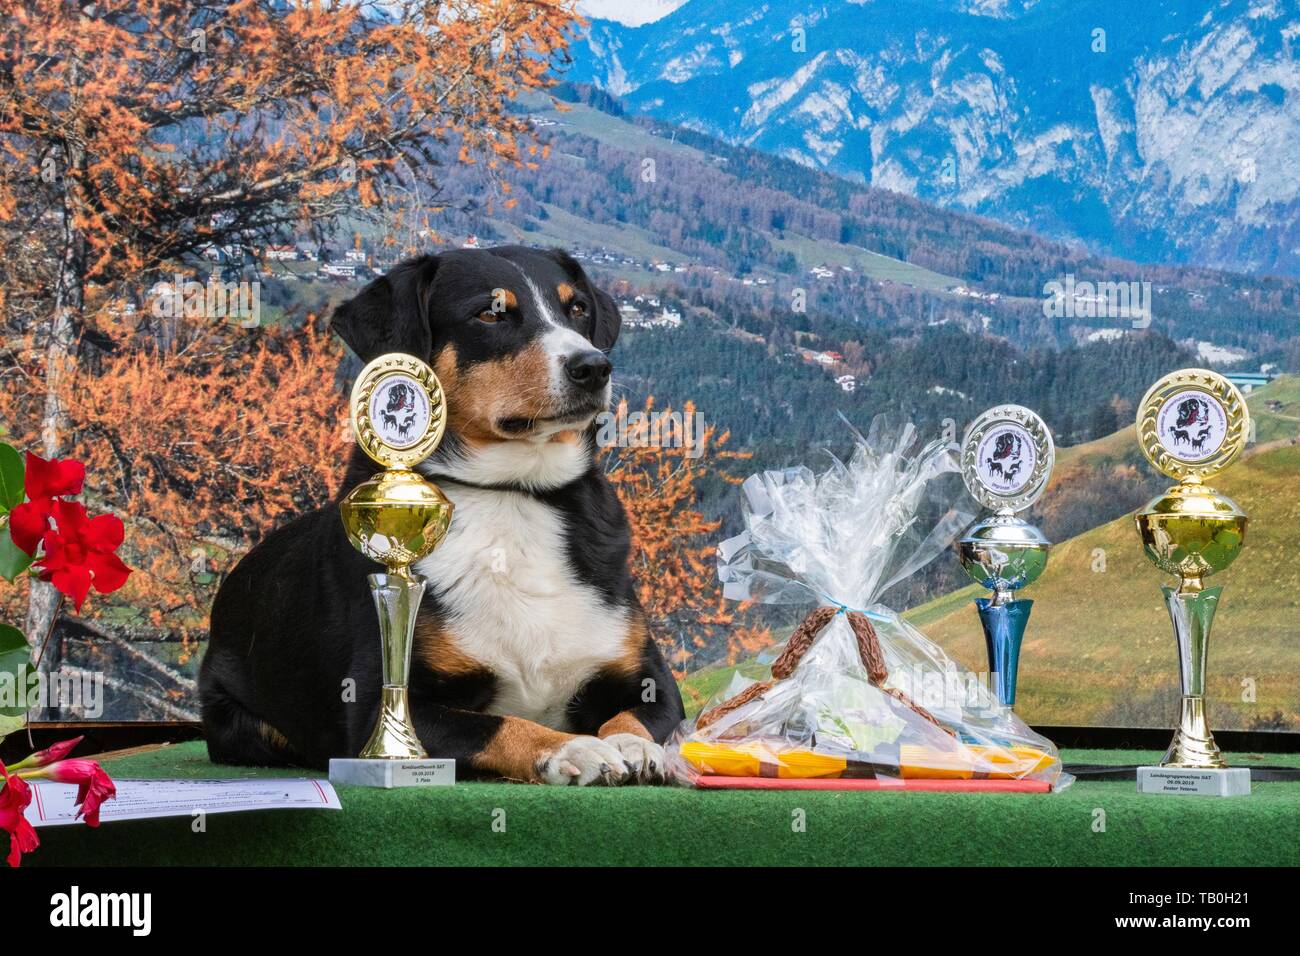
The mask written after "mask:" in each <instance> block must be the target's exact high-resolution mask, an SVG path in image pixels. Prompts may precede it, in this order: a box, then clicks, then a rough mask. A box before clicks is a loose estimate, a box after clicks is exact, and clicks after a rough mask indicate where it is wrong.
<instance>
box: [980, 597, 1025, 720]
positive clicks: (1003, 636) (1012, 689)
mask: <svg viewBox="0 0 1300 956" xmlns="http://www.w3.org/2000/svg"><path fill="white" fill-rule="evenodd" d="M1004 595H1005V597H1004ZM999 598H1001V600H999ZM1033 606H1034V602H1033V601H1032V600H1030V599H1021V600H1010V592H1008V591H997V592H994V596H993V597H992V598H976V599H975V607H976V608H978V609H979V615H980V624H981V625H982V626H983V627H984V645H985V647H986V648H987V649H988V653H989V671H990V673H991V674H992V675H993V686H994V690H995V692H996V693H997V695H998V700H999V701H1001V702H1002V703H1003V704H1005V705H1006V706H1007V707H1013V706H1015V703H1016V672H1017V670H1018V668H1019V666H1020V642H1021V641H1022V640H1024V637H1025V625H1026V624H1028V623H1029V612H1030V611H1031V610H1032V609H1033Z"/></svg>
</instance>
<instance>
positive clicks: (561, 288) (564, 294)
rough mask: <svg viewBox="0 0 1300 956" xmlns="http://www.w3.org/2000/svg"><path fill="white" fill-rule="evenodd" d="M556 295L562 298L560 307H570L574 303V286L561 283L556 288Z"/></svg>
mask: <svg viewBox="0 0 1300 956" xmlns="http://www.w3.org/2000/svg"><path fill="white" fill-rule="evenodd" d="M555 291H556V293H557V294H558V295H559V297H560V305H568V304H569V303H570V302H572V301H573V295H574V293H573V286H571V285H569V283H567V282H561V283H560V284H559V285H557V286H556V287H555Z"/></svg>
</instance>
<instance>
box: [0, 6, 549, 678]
mask: <svg viewBox="0 0 1300 956" xmlns="http://www.w3.org/2000/svg"><path fill="white" fill-rule="evenodd" d="M572 7H573V4H572V2H570V0H392V2H387V3H383V4H358V3H354V2H352V0H309V2H303V3H294V4H284V3H281V2H279V0H214V2H209V3H204V4H201V5H197V4H183V3H176V2H163V0H129V2H123V0H100V2H96V3H94V4H85V3H73V2H67V0H0V151H3V153H4V160H3V162H0V290H2V291H0V326H2V328H0V335H2V337H3V341H2V342H0V346H2V347H0V378H2V379H3V387H4V390H5V392H6V396H5V399H4V402H3V408H0V414H2V415H3V421H2V422H0V425H2V426H3V427H4V428H6V429H7V430H8V431H9V432H10V433H11V435H12V437H13V439H14V440H15V441H17V442H19V443H25V444H27V445H28V447H31V448H32V450H33V451H36V452H38V453H40V454H43V455H45V456H46V457H53V456H59V457H63V456H69V455H76V456H80V457H85V458H87V459H90V461H89V462H88V463H89V464H91V470H92V479H93V481H94V482H95V485H94V486H93V487H92V488H91V492H92V493H93V494H95V495H97V496H99V498H100V500H101V502H102V504H103V506H104V507H107V508H112V509H114V510H118V511H119V512H120V513H121V512H124V511H126V510H127V509H150V511H149V513H146V512H145V511H144V510H140V511H136V512H128V513H125V514H123V517H125V518H127V519H128V522H129V523H130V522H133V521H139V522H143V523H146V524H152V525H153V526H154V527H155V528H156V533H157V534H158V535H159V536H160V538H159V540H164V539H165V540H168V541H170V542H171V544H170V545H169V547H168V548H165V549H163V551H162V552H161V554H162V555H165V557H159V558H158V560H159V561H163V560H165V561H168V562H171V561H173V560H174V556H175V553H176V552H177V551H178V550H184V548H185V547H186V546H187V543H189V542H193V541H202V540H204V539H206V538H207V537H209V536H210V535H213V534H215V535H216V537H217V538H218V539H222V540H224V539H227V538H229V539H230V540H231V543H233V544H234V545H235V546H236V547H237V546H238V545H239V544H240V543H241V542H240V541H239V536H238V535H237V534H234V532H233V531H232V529H240V528H242V529H243V530H244V532H245V533H246V532H247V527H246V526H247V525H248V524H249V523H250V522H251V523H258V522H262V523H263V524H264V523H265V522H267V521H270V520H272V518H273V515H274V514H275V513H277V508H278V507H280V505H282V504H283V503H284V500H285V496H286V495H290V494H292V493H293V492H291V491H289V490H286V489H280V490H275V491H273V490H272V489H273V487H275V486H277V485H278V483H279V482H280V481H290V480H298V479H301V478H302V476H301V475H298V476H295V475H286V474H283V473H280V472H278V471H277V470H276V469H275V467H274V466H273V465H272V464H271V463H270V462H268V461H267V460H266V457H265V456H259V455H258V454H256V453H255V451H254V445H255V444H256V442H255V441H254V440H253V439H251V438H249V439H246V440H243V441H244V444H243V445H242V447H241V446H240V441H241V439H239V438H238V437H236V436H238V435H239V434H241V432H240V431H239V429H240V428H243V429H244V432H243V433H242V434H245V435H248V436H251V435H257V434H262V435H270V434H272V432H273V429H274V428H276V427H281V428H282V430H283V433H284V434H288V433H289V432H290V431H292V430H293V429H294V428H295V427H315V428H321V427H322V422H323V423H324V424H323V431H324V432H326V433H329V434H337V430H336V429H335V428H334V424H335V423H334V422H333V421H332V419H331V418H330V416H331V415H332V414H333V409H332V406H331V404H330V403H331V401H332V400H333V399H332V397H331V396H332V393H330V392H328V390H327V389H326V387H325V386H326V384H327V383H330V382H332V379H333V373H332V369H327V368H326V366H328V365H329V364H330V362H331V361H334V360H335V359H337V355H335V354H332V353H329V352H326V351H321V349H322V345H321V343H320V341H319V337H318V336H317V337H315V338H313V337H312V335H313V333H311V332H306V333H303V335H304V336H306V337H305V338H303V339H302V340H301V341H298V342H295V341H294V340H293V333H287V332H286V333H278V332H258V333H256V334H252V333H249V332H248V330H243V329H238V328H234V327H233V326H232V325H231V323H228V322H227V323H225V324H224V326H223V327H222V328H219V329H213V328H202V327H200V328H188V327H182V326H181V325H179V324H178V323H173V322H164V321H158V320H157V316H155V315H151V314H150V312H149V311H148V309H147V307H146V306H147V303H146V300H147V298H148V295H147V292H148V290H149V289H150V288H151V287H152V286H153V285H154V284H155V283H156V282H157V281H158V280H159V279H167V280H169V279H170V278H171V277H172V275H173V274H177V273H179V274H182V275H185V276H193V275H196V274H200V273H202V272H203V271H204V269H205V268H208V267H205V266H204V265H203V261H202V256H203V255H204V253H205V252H206V251H210V250H214V249H225V250H230V249H239V250H251V249H254V248H256V247H257V246H259V245H261V244H264V243H273V242H283V241H286V240H288V239H290V238H291V237H293V236H294V235H299V234H302V233H304V232H305V231H306V232H310V233H311V234H313V235H315V236H316V237H318V238H323V237H324V236H326V235H327V234H328V229H329V228H330V227H331V225H332V224H334V223H335V222H336V221H337V219H338V218H339V217H340V216H344V215H346V216H348V217H350V218H351V219H354V220H356V219H365V218H371V219H374V220H377V221H383V220H384V219H385V218H386V216H387V215H388V214H389V212H390V210H388V209H386V208H385V197H388V196H390V195H401V196H403V197H408V196H410V195H411V194H412V189H418V190H421V191H422V194H427V195H433V194H435V193H436V192H437V182H436V177H435V176H434V173H435V168H434V167H435V163H434V160H433V155H432V152H431V146H432V145H433V144H435V143H437V142H441V141H451V142H454V143H457V144H459V146H460V149H461V156H462V159H464V160H465V161H472V160H474V159H476V158H477V157H485V158H486V165H487V166H488V167H489V168H490V169H493V170H496V169H503V170H504V169H507V168H509V167H510V166H511V165H512V164H514V165H517V164H522V163H527V162H528V161H529V159H528V157H529V155H530V154H531V153H534V152H536V147H535V145H533V144H530V142H529V141H528V140H527V138H526V134H527V126H526V123H527V121H526V118H525V117H524V116H523V115H522V114H519V113H516V112H512V111H511V110H510V108H509V107H510V100H511V99H512V98H514V97H515V96H516V95H518V94H519V93H520V92H523V91H527V90H535V89H541V88H543V87H545V86H546V85H547V84H548V83H549V80H548V78H547V72H548V70H549V69H550V67H551V66H552V64H553V62H554V60H555V59H556V58H557V57H563V56H564V50H565V46H566V43H567V39H568V31H569V29H570V27H571V25H572V24H573V22H574V14H573V12H572ZM449 199H454V197H443V201H449ZM205 318H206V319H207V320H209V323H211V322H212V320H214V319H215V318H216V317H214V316H206V317H205ZM200 325H202V323H200ZM241 336H242V338H241ZM280 336H284V338H283V340H281V338H280ZM294 349H305V350H307V351H300V352H297V353H295V352H294V351H293V350H294ZM309 352H310V353H311V354H308V353H309ZM295 355H296V358H295V357H294V356H295ZM259 363H262V364H259ZM295 363H296V364H295ZM258 375H266V376H268V377H266V378H261V379H259V378H257V376H258ZM274 375H288V376H289V377H290V379H291V380H294V381H295V384H291V385H290V386H289V393H290V397H289V399H288V401H289V404H290V406H292V407H293V408H294V409H295V414H301V415H307V414H308V413H309V410H310V412H311V414H312V415H313V416H314V417H313V422H312V423H311V424H310V425H305V423H304V422H302V421H301V420H297V421H293V422H291V423H290V424H288V425H286V424H285V421H286V420H284V419H277V417H276V415H277V414H278V413H277V411H276V409H277V407H278V406H277V403H281V402H282V399H283V398H284V395H283V394H282V390H281V388H279V387H278V386H277V384H276V380H275V378H274V377H270V376H274ZM295 376H296V379H295ZM312 376H315V379H314V385H312V386H309V385H308V383H307V379H308V378H311V377H312ZM155 378H157V379H160V380H161V383H162V388H161V389H159V387H158V385H157V384H156V383H155V382H154V381H153V379H155ZM313 388H315V389H316V391H314V392H313V391H312V389H313ZM244 397H247V400H248V401H249V402H251V403H252V404H251V405H250V404H244V405H241V404H240V401H241V399H242V398H244ZM150 401H154V402H160V403H161V405H160V406H159V408H161V409H175V410H176V416H175V417H174V418H171V417H168V415H167V414H166V413H165V412H163V411H159V410H157V409H155V408H153V407H149V408H146V407H145V403H147V402H150ZM132 413H134V415H135V416H136V417H135V418H133V417H132ZM219 421H224V422H228V423H230V427H229V429H225V428H223V429H222V430H221V431H219V432H217V433H216V434H217V435H219V436H220V437H219V438H217V439H216V440H213V436H212V435H209V434H207V433H204V432H202V430H203V429H216V428H217V427H218V423H219ZM276 422H280V425H279V426H277V425H276V424H275V423H276ZM187 424H188V425H189V427H191V428H192V429H193V431H194V432H195V435H194V436H193V437H192V440H191V442H190V443H187V442H186V441H185V439H184V438H183V437H182V436H181V432H182V430H183V428H184V427H185V426H186V425H187ZM277 438H283V435H279V436H277ZM223 440H224V441H226V442H228V443H230V444H228V445H226V446H223V445H222V444H221V442H222V441H223ZM115 443H116V444H115ZM160 444H161V446H162V447H163V448H166V449H167V450H168V453H170V454H171V456H172V457H170V458H167V457H165V454H164V453H162V452H160V451H159V445H160ZM295 450H296V449H295ZM303 452H304V454H305V453H307V450H303ZM241 454H242V455H243V457H240V455H241ZM187 456H189V457H187ZM101 466H102V467H101ZM205 467H211V469H212V474H211V478H210V480H206V479H205V480H199V479H200V478H203V477H204V476H203V475H202V474H201V473H202V471H203V469H204V468H205ZM318 477H319V476H316V477H315V478H313V479H312V480H308V481H306V482H305V485H304V487H306V488H311V487H312V483H313V481H315V480H316V478H318ZM222 481H224V482H227V483H228V484H226V485H222V484H221V482H222ZM253 492H256V494H254V493H253ZM317 492H318V489H317V490H315V491H304V492H303V494H304V495H307V496H308V497H310V495H311V494H315V493H317ZM263 493H265V494H267V495H268V497H267V499H266V503H265V504H254V503H253V499H254V498H257V496H258V495H259V494H263ZM277 502H279V504H276V503H277ZM241 510H243V511H245V512H246V513H245V514H242V515H241ZM232 535H233V537H232ZM143 540H151V539H148V538H145V539H143ZM205 547H206V546H205ZM147 563H148V562H147V561H146V564H147ZM142 570H143V571H144V572H145V573H143V574H139V575H134V576H133V583H134V586H136V587H139V588H143V589H148V588H151V587H152V588H155V589H156V592H151V596H150V603H151V605H152V606H151V609H150V610H151V616H154V617H157V616H158V615H161V616H162V617H163V618H164V619H166V618H167V616H168V615H172V616H177V615H181V616H183V615H184V614H185V613H186V609H187V608H189V607H190V606H191V605H192V604H193V601H194V595H193V594H189V595H186V594H183V593H181V591H183V590H184V589H183V588H181V591H177V590H176V587H175V586H177V585H179V584H180V583H181V582H179V581H178V580H177V579H176V578H175V577H172V578H169V577H168V574H167V573H165V572H164V571H163V570H162V569H160V568H159V569H151V568H150V567H147V566H146V567H143V568H142ZM135 582H138V583H135ZM30 591H31V594H30V601H29V606H28V614H27V627H26V632H27V633H28V634H29V635H40V634H43V633H45V632H46V630H47V628H48V627H49V625H50V623H51V622H52V619H53V615H54V613H55V606H56V605H55V595H54V592H53V590H52V589H51V588H50V587H49V586H48V585H44V584H42V583H40V582H35V583H33V584H32V586H31V589H30ZM57 662H58V655H57V653H56V654H49V653H47V654H46V655H45V657H44V658H43V660H42V668H43V669H45V668H46V667H53V666H57Z"/></svg>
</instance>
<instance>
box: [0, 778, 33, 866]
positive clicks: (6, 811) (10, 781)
mask: <svg viewBox="0 0 1300 956" xmlns="http://www.w3.org/2000/svg"><path fill="white" fill-rule="evenodd" d="M31 802H32V788H31V787H30V786H28V784H27V781H26V780H24V779H22V778H21V777H11V776H8V775H6V776H5V780H4V787H3V788H0V830H4V831H5V832H6V833H8V834H9V855H8V856H7V857H6V858H5V860H6V862H8V864H9V865H10V866H17V865H18V864H19V863H20V862H21V861H22V858H23V854H24V853H31V852H32V851H33V850H35V849H36V848H37V847H38V846H40V843H41V841H40V840H39V839H37V837H36V831H35V830H34V829H33V828H32V825H31V824H30V823H28V822H27V818H26V817H25V816H24V815H23V811H24V810H26V809H27V805H28V804H29V803H31Z"/></svg>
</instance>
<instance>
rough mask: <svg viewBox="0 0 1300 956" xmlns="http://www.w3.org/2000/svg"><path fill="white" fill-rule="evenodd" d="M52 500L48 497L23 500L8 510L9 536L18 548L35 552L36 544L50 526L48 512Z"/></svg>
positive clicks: (52, 504) (27, 551) (51, 506)
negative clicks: (11, 509)
mask: <svg viewBox="0 0 1300 956" xmlns="http://www.w3.org/2000/svg"><path fill="white" fill-rule="evenodd" d="M53 506H54V502H53V500H52V499H50V498H37V499H35V500H33V501H24V502H23V503H22V504H20V505H18V506H17V507H15V508H14V510H13V511H11V512H9V536H10V537H11V538H13V539H14V544H15V545H16V546H17V547H18V548H19V550H21V551H24V552H26V553H27V554H35V553H36V546H37V545H38V544H40V543H41V538H43V537H44V536H45V532H46V531H48V530H49V527H50V512H51V510H52V508H53Z"/></svg>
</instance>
